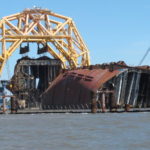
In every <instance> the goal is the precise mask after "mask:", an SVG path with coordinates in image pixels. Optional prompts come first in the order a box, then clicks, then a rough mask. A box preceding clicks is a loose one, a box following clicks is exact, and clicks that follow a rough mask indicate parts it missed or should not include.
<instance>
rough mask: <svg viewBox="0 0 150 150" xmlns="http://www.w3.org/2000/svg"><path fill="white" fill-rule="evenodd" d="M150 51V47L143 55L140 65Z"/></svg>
mask: <svg viewBox="0 0 150 150" xmlns="http://www.w3.org/2000/svg"><path fill="white" fill-rule="evenodd" d="M149 52H150V48H148V50H147V51H146V53H145V55H144V56H143V58H142V59H141V61H140V63H139V66H141V65H142V63H143V61H144V60H145V58H146V56H147V55H148V53H149Z"/></svg>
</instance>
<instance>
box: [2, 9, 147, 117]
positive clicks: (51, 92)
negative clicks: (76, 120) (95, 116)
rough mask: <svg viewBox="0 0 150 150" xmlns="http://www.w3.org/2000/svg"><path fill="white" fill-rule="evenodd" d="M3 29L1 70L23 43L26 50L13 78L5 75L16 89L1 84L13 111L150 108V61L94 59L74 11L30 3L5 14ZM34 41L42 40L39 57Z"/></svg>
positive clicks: (22, 52)
mask: <svg viewBox="0 0 150 150" xmlns="http://www.w3.org/2000/svg"><path fill="white" fill-rule="evenodd" d="M51 18H53V19H51ZM0 33H1V34H0V36H1V38H0V43H1V45H2V54H1V55H0V73H2V71H3V68H4V66H5V63H6V61H7V60H8V58H9V57H10V56H11V55H12V54H13V52H14V51H15V50H16V49H17V48H19V46H20V54H21V55H23V56H24V57H22V58H21V59H19V60H17V64H16V66H15V69H14V74H13V76H12V78H11V79H10V80H8V81H7V82H2V81H1V83H5V85H3V84H2V89H3V88H4V87H5V88H7V89H8V90H9V91H10V92H11V93H12V95H9V96H8V95H6V94H5V93H4V92H3V90H1V93H2V94H1V99H2V100H3V105H2V110H3V112H5V98H6V97H10V102H11V113H18V114H19V113H51V112H53V113H57V112H58V113H61V112H63V113H65V112H72V113H79V112H93V113H96V112H124V111H126V112H137V111H149V110H150V93H149V91H150V67H149V66H137V67H132V66H128V65H126V64H125V63H124V62H123V61H119V62H117V63H114V62H113V63H109V64H97V65H90V56H89V50H88V48H87V46H86V45H85V43H84V41H83V39H82V37H81V35H80V34H79V31H78V30H77V28H76V25H75V23H74V22H73V20H72V19H71V18H70V17H66V16H62V15H59V14H56V13H53V12H51V11H49V10H47V9H40V8H35V9H26V10H24V11H23V12H21V13H17V14H15V15H11V16H7V17H4V18H2V20H0ZM31 42H32V43H34V44H36V45H37V53H36V54H35V55H34V57H31V56H28V53H29V52H30V51H32V53H33V50H32V48H30V43H31ZM23 45H25V46H23ZM34 52H35V51H34ZM32 55H33V54H32ZM35 56H36V58H35Z"/></svg>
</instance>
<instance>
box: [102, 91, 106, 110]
mask: <svg viewBox="0 0 150 150" xmlns="http://www.w3.org/2000/svg"><path fill="white" fill-rule="evenodd" d="M101 106H102V112H106V99H105V92H103V93H102V105H101Z"/></svg>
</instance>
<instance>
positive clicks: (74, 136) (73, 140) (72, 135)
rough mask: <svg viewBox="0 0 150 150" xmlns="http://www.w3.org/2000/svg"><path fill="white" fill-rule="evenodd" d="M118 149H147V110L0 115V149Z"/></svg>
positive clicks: (149, 120)
mask: <svg viewBox="0 0 150 150" xmlns="http://www.w3.org/2000/svg"><path fill="white" fill-rule="evenodd" d="M118 149H119V150H146V149H147V150H149V149H150V113H113V114H111V113H107V114H37V115H0V150H118Z"/></svg>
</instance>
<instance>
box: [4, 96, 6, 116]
mask: <svg viewBox="0 0 150 150" xmlns="http://www.w3.org/2000/svg"><path fill="white" fill-rule="evenodd" d="M5 112H6V101H5V98H4V97H3V113H4V114H5Z"/></svg>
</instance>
